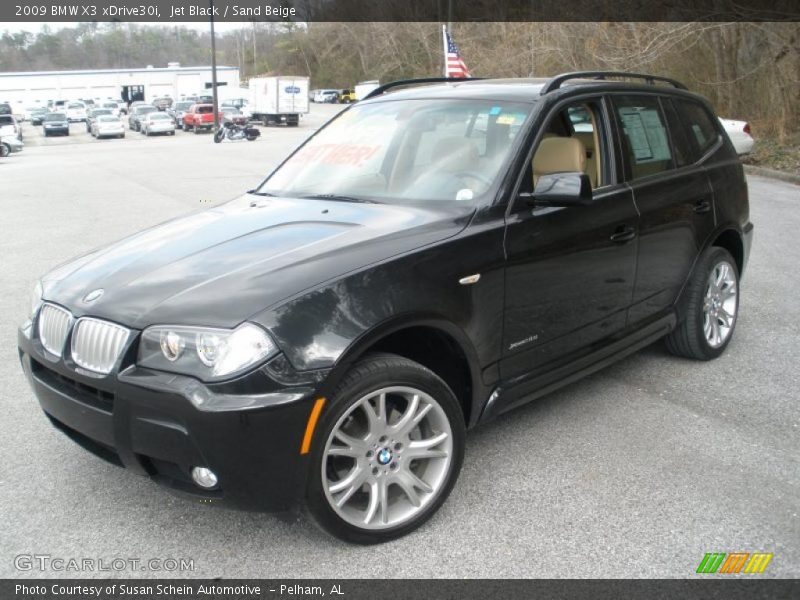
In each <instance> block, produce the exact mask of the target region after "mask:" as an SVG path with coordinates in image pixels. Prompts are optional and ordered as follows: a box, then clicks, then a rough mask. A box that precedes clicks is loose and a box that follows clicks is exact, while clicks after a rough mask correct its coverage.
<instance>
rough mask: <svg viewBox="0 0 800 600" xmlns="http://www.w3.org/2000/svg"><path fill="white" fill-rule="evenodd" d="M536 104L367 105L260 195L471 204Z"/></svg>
mask: <svg viewBox="0 0 800 600" xmlns="http://www.w3.org/2000/svg"><path fill="white" fill-rule="evenodd" d="M533 106H534V105H533V104H528V103H512V102H499V101H490V100H463V99H459V100H397V101H386V102H380V103H372V104H360V105H356V106H355V107H353V108H351V109H350V110H348V111H346V112H344V113H342V114H341V115H340V116H339V117H337V118H336V119H335V120H334V121H332V122H331V123H330V124H329V125H328V126H326V127H325V128H324V129H322V130H320V132H319V133H317V134H316V135H315V136H314V137H312V138H311V139H310V140H309V141H308V142H307V143H306V144H305V145H304V146H303V147H302V148H300V149H299V150H298V151H297V152H295V154H294V155H292V156H291V157H290V158H289V159H288V160H287V161H286V162H285V163H284V164H283V165H282V166H281V167H279V168H278V169H277V170H276V171H275V172H274V173H273V174H272V175H271V176H270V177H269V179H268V180H267V181H266V182H265V183H264V184H263V185H262V187H261V189H260V190H259V191H261V192H266V193H271V194H275V195H282V196H289V197H307V196H320V195H333V196H347V197H350V198H355V199H364V200H372V201H379V202H389V203H403V202H420V201H424V202H428V201H454V202H461V203H472V202H473V201H474V200H475V199H476V198H478V197H479V196H481V195H483V194H485V193H486V192H487V191H488V190H489V189H490V188H491V187H492V186H493V185H494V183H495V181H497V179H498V177H499V176H500V174H501V173H502V171H503V166H504V165H505V163H506V161H507V159H508V158H509V157H510V155H511V152H512V147H513V145H514V141H515V139H516V137H517V135H518V133H519V132H520V131H521V129H522V124H523V123H524V122H525V120H526V119H527V117H528V115H529V113H530V111H531V109H532V108H533Z"/></svg>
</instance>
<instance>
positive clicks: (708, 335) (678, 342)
mask: <svg viewBox="0 0 800 600" xmlns="http://www.w3.org/2000/svg"><path fill="white" fill-rule="evenodd" d="M685 294H686V301H685V305H684V306H685V308H684V312H683V314H682V315H681V322H680V323H679V324H678V326H677V328H676V329H675V330H674V331H673V332H672V333H670V334H669V336H667V339H666V343H667V349H668V350H669V351H670V352H672V353H673V354H677V355H678V356H685V357H687V358H695V359H699V360H710V359H712V358H716V357H717V356H719V355H720V354H722V353H723V352H724V350H725V348H726V347H727V345H728V343H729V342H730V341H731V337H732V336H733V330H734V328H735V327H736V319H737V316H738V314H739V271H738V269H737V268H736V261H735V260H734V259H733V257H732V256H731V254H730V253H729V252H728V251H727V250H725V249H724V248H720V247H716V246H714V247H711V248H709V249H707V250H706V251H705V252H704V253H703V254H702V256H701V257H700V259H699V260H698V262H697V266H696V267H695V271H694V273H693V274H692V277H691V279H690V281H689V283H688V286H687V289H686V291H685Z"/></svg>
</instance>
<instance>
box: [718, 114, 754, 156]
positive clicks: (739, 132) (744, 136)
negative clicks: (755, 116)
mask: <svg viewBox="0 0 800 600" xmlns="http://www.w3.org/2000/svg"><path fill="white" fill-rule="evenodd" d="M719 121H720V123H722V126H723V127H724V128H725V133H727V134H728V137H729V138H730V139H731V143H732V144H733V147H734V148H736V153H737V154H738V155H739V156H742V155H744V154H750V153H751V152H752V151H753V146H754V145H755V140H754V139H753V135H752V132H751V131H750V123H748V122H747V121H736V120H734V119H723V118H721V117H720V119H719Z"/></svg>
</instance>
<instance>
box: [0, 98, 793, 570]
mask: <svg viewBox="0 0 800 600" xmlns="http://www.w3.org/2000/svg"><path fill="white" fill-rule="evenodd" d="M335 110H337V107H335V106H320V105H312V113H311V114H310V115H309V116H307V117H306V118H305V119H304V120H303V121H302V123H301V126H300V127H299V128H263V129H262V137H261V138H260V139H259V140H258V141H256V142H253V143H248V142H245V141H242V142H232V143H228V142H226V143H222V144H213V143H212V140H211V136H210V135H193V134H185V133H181V132H178V133H177V135H176V136H174V137H159V138H145V137H144V136H140V135H139V134H136V133H132V132H129V133H128V135H127V137H126V139H124V140H104V141H96V140H94V139H92V138H90V137H89V136H88V135H86V134H85V133H82V132H83V131H84V129H83V125H82V124H75V125H73V126H72V127H73V130H74V132H75V135H71V136H70V137H69V138H51V139H47V140H44V139H43V138H42V137H41V134H40V133H39V131H38V128H32V127H30V125H27V126H26V130H25V141H26V148H25V150H24V151H23V152H22V153H20V154H17V155H13V156H11V157H10V158H7V159H2V160H0V231H2V236H0V257H2V268H1V269H0V284H1V285H2V290H3V294H2V295H0V400H1V401H2V405H3V406H2V410H3V417H2V419H0V452H1V453H2V461H0V506H2V515H3V516H2V534H1V535H0V577H42V576H45V577H60V576H81V575H84V576H85V575H90V576H91V573H83V574H81V573H75V572H60V571H45V572H40V571H38V570H33V571H19V570H17V569H16V568H15V564H14V558H15V557H16V556H18V555H21V554H46V555H50V556H52V557H61V558H65V559H68V558H79V559H80V558H84V557H87V558H94V559H98V558H102V559H107V560H111V559H113V558H116V557H124V558H129V557H133V558H140V559H142V560H147V559H150V558H160V559H163V558H190V559H193V561H194V571H192V572H191V573H170V572H163V571H159V572H138V571H130V570H129V571H122V572H121V573H111V574H112V575H127V576H137V577H138V576H176V575H187V574H189V575H191V576H194V577H248V576H253V577H286V578H288V577H337V578H338V577H378V578H393V577H457V578H463V577H489V578H511V577H514V578H517V577H689V576H692V575H694V572H695V569H696V567H697V565H698V563H699V562H700V560H701V559H702V557H703V555H704V553H706V552H735V551H743V552H761V551H763V552H772V553H774V558H773V560H772V562H771V563H770V565H769V567H768V568H767V570H766V572H765V573H764V574H763V575H760V577H770V576H771V577H798V576H800V402H798V399H799V398H800V392H798V390H800V369H798V365H800V349H798V341H799V340H800V303H798V302H797V297H798V294H800V284H799V283H798V277H797V275H796V270H797V265H798V264H800V244H798V243H797V237H798V232H800V187H797V186H793V185H791V184H786V183H780V182H776V181H772V180H769V179H763V178H757V177H752V178H750V180H749V183H750V198H751V218H752V220H753V222H754V223H755V225H756V231H755V242H754V247H753V252H752V257H751V261H750V265H749V268H748V271H747V272H746V274H745V279H744V281H743V286H742V304H741V312H740V319H739V322H738V325H737V330H736V334H735V336H734V338H733V341H732V343H731V344H730V346H729V348H728V351H727V352H726V354H725V355H724V356H723V357H721V358H720V359H718V360H716V361H714V362H710V363H697V362H691V361H687V360H682V359H678V358H674V357H671V356H669V355H668V354H667V353H666V351H665V350H664V349H663V348H662V347H661V345H660V344H659V345H655V346H653V347H650V348H648V349H646V350H644V351H642V352H639V353H638V354H636V355H634V356H632V357H630V358H628V359H626V360H624V361H622V362H620V363H618V364H616V365H614V366H613V367H611V368H609V369H606V370H605V371H602V372H600V373H598V374H596V375H594V376H592V377H589V378H587V379H585V380H583V381H581V382H579V383H577V384H573V385H571V386H569V387H567V388H565V389H563V390H561V391H560V392H558V393H556V394H553V395H551V396H548V397H546V398H543V399H541V400H539V401H537V402H535V403H533V404H531V405H528V406H526V407H523V408H521V409H519V410H516V411H514V412H512V413H510V414H508V415H506V416H504V417H501V418H500V419H498V420H496V421H495V422H493V423H491V424H489V425H487V426H484V427H482V428H480V429H478V430H475V431H473V432H472V433H471V434H470V436H469V437H468V444H467V456H466V460H465V463H464V469H463V471H462V474H461V478H460V480H459V482H458V485H457V486H456V489H455V490H454V492H453V494H452V495H451V497H450V499H449V500H448V502H447V503H446V504H445V506H444V507H443V508H442V510H441V511H440V512H439V513H438V514H437V515H436V516H435V517H434V518H433V519H432V521H431V522H430V523H428V524H427V525H426V526H424V527H423V528H422V529H421V530H419V531H418V532H416V533H414V534H412V535H410V536H408V537H406V538H404V539H401V540H398V541H396V542H392V543H389V544H386V545H382V546H379V547H369V548H364V547H355V546H347V545H345V544H343V543H340V542H338V541H336V540H334V539H332V538H329V537H327V536H325V535H324V534H322V533H321V532H319V531H318V530H317V529H316V528H315V527H314V526H313V525H311V524H310V523H309V522H308V521H306V520H300V521H298V522H295V523H289V522H284V521H282V520H280V519H278V518H276V517H275V516H272V515H263V514H254V513H242V512H235V511H229V510H225V509H222V508H219V507H215V506H206V505H201V504H195V503H191V502H189V501H187V500H183V499H181V498H176V497H173V496H171V495H169V494H168V493H166V492H165V491H164V490H162V489H160V488H159V487H157V486H156V485H155V484H153V483H151V482H150V481H148V480H146V479H143V478H140V477H138V476H136V475H133V474H131V473H128V472H126V471H124V470H122V469H119V468H116V467H114V466H111V465H108V464H106V463H104V462H102V461H101V460H99V459H97V458H95V457H94V456H92V455H90V454H88V453H87V452H85V451H84V450H82V449H81V448H79V447H78V446H76V445H74V444H73V443H72V442H71V441H69V440H68V439H67V438H66V437H65V436H63V435H62V434H61V433H59V432H57V431H55V430H54V429H52V427H51V426H50V425H49V423H48V422H47V420H46V419H45V417H44V415H43V414H42V413H41V411H40V410H39V408H38V406H37V404H36V401H35V399H34V397H33V394H32V393H31V392H30V390H29V388H28V386H27V383H26V382H25V380H24V378H23V375H22V371H21V369H20V366H19V361H18V357H17V350H16V326H17V325H18V323H20V322H22V321H23V320H24V318H25V315H26V312H27V311H28V307H29V298H30V293H31V290H32V289H33V286H34V283H35V281H36V279H37V277H38V276H39V275H41V274H42V273H44V272H45V271H47V270H48V269H50V268H51V267H53V266H54V265H55V264H57V263H59V262H61V261H63V260H66V259H68V258H70V257H72V256H75V255H78V254H82V253H84V252H86V251H88V250H90V249H92V248H94V247H96V246H99V245H102V244H105V243H107V242H110V241H112V240H115V239H117V238H119V237H121V236H124V235H127V234H130V233H133V232H135V231H138V230H140V229H142V228H144V227H147V226H150V225H153V224H155V223H158V222H160V221H163V220H166V219H168V218H171V217H173V216H175V215H179V214H182V213H185V212H187V211H192V210H195V209H198V208H201V207H203V206H210V205H214V204H217V203H220V202H223V201H225V200H228V199H230V198H233V197H235V196H237V195H239V194H240V193H241V192H243V191H244V190H247V189H249V188H251V187H253V186H254V185H255V184H257V183H258V182H259V181H260V180H261V179H262V178H263V176H264V175H265V174H266V173H267V172H268V171H269V169H270V168H271V167H272V166H274V165H275V163H276V162H277V161H278V160H279V159H280V158H282V157H283V156H284V155H285V153H286V152H287V151H288V150H290V149H291V148H293V147H294V146H295V145H296V144H298V143H299V142H300V141H301V140H302V139H303V138H304V137H305V136H306V135H308V134H309V133H311V131H313V130H314V128H316V127H317V126H319V124H321V123H322V122H323V121H324V120H325V119H326V118H327V117H328V116H330V115H332V114H333V113H334V111H335ZM104 575H106V576H108V575H109V574H108V573H104Z"/></svg>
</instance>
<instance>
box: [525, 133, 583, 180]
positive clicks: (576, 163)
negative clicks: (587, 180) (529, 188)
mask: <svg viewBox="0 0 800 600" xmlns="http://www.w3.org/2000/svg"><path fill="white" fill-rule="evenodd" d="M567 172H573V173H574V172H586V147H585V146H584V145H583V142H581V141H580V140H579V139H577V137H545V138H544V139H543V140H542V141H541V142H540V143H539V148H538V149H537V150H536V154H534V156H533V186H534V188H535V187H536V183H537V182H538V181H539V176H540V175H547V174H549V173H567Z"/></svg>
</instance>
